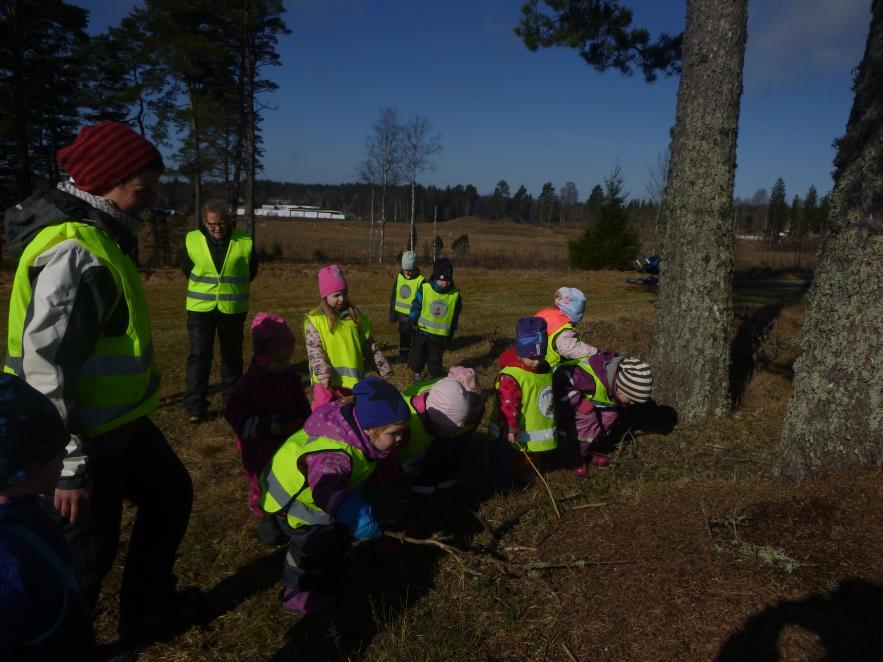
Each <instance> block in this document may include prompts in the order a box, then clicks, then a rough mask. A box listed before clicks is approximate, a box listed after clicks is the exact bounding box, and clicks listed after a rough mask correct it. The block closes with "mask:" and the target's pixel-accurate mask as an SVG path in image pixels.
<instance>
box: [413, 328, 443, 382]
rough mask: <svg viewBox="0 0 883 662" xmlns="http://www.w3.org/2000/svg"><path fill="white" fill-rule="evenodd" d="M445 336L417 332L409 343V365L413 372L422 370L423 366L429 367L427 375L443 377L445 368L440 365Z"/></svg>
mask: <svg viewBox="0 0 883 662" xmlns="http://www.w3.org/2000/svg"><path fill="white" fill-rule="evenodd" d="M446 344H447V338H446V337H445V336H436V335H429V334H426V333H421V332H419V331H418V332H417V333H415V334H414V341H413V343H412V345H411V357H410V366H411V370H413V371H414V372H422V371H423V366H424V365H426V366H427V367H428V368H429V376H430V378H432V379H434V378H435V377H444V376H445V369H444V367H443V366H442V356H444V353H445V345H446Z"/></svg>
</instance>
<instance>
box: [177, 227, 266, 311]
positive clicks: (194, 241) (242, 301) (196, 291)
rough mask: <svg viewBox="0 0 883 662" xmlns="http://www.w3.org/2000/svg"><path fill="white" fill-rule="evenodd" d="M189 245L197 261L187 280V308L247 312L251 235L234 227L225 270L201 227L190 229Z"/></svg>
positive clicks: (192, 257) (191, 258)
mask: <svg viewBox="0 0 883 662" xmlns="http://www.w3.org/2000/svg"><path fill="white" fill-rule="evenodd" d="M185 245H186V247H187V254H188V255H189V256H190V260H191V261H192V262H193V269H191V271H190V277H189V280H188V282H187V310H190V311H193V312H195V313H209V312H211V311H213V310H214V309H215V308H217V309H218V310H219V311H220V312H222V313H225V314H228V315H232V314H234V313H247V312H248V293H249V285H250V282H251V270H250V265H249V263H250V261H251V248H252V239H251V237H250V236H249V235H248V234H246V233H245V232H242V231H240V230H233V232H232V233H231V235H230V242H229V243H228V244H227V255H226V256H225V257H224V264H223V265H222V267H221V273H218V270H217V267H215V262H214V260H212V254H211V251H210V250H209V247H208V240H207V239H206V237H205V235H204V234H203V233H202V231H201V230H191V231H190V232H188V233H187V238H186V240H185Z"/></svg>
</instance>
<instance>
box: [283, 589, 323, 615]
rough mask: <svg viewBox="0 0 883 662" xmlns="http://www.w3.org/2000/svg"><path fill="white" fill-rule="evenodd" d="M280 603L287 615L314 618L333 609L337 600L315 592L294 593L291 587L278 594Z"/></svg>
mask: <svg viewBox="0 0 883 662" xmlns="http://www.w3.org/2000/svg"><path fill="white" fill-rule="evenodd" d="M279 599H280V600H281V601H282V609H284V610H285V611H287V612H288V613H289V614H302V615H304V616H315V615H317V614H323V613H325V612H328V611H330V610H332V609H334V607H335V606H337V599H336V598H335V597H334V596H333V595H329V594H328V593H319V592H316V591H295V590H294V589H293V588H291V587H288V586H286V587H284V588H283V589H282V591H281V592H280V593H279Z"/></svg>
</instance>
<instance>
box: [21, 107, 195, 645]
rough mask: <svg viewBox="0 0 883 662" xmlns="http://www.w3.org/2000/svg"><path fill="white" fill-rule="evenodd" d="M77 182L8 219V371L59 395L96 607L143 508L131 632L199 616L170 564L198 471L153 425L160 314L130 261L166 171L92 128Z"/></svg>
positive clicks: (82, 574)
mask: <svg viewBox="0 0 883 662" xmlns="http://www.w3.org/2000/svg"><path fill="white" fill-rule="evenodd" d="M58 159H59V163H60V164H61V166H62V168H64V170H65V171H66V172H67V173H68V174H69V175H70V176H71V179H70V180H68V181H64V182H61V183H60V184H59V185H58V187H57V188H55V189H52V190H50V191H47V192H45V193H36V194H34V195H32V196H31V197H29V198H28V199H27V200H25V201H24V202H22V203H21V204H19V205H17V206H16V207H14V208H12V209H9V210H8V211H7V212H6V240H7V242H8V246H9V250H10V252H11V253H12V254H13V255H16V256H18V258H19V262H18V268H17V271H16V275H15V280H14V282H13V286H12V292H11V294H10V302H9V336H8V340H9V342H8V347H7V356H6V366H5V370H6V371H7V372H13V373H15V374H17V375H19V376H20V377H22V378H24V379H25V380H26V381H27V382H28V383H29V384H30V385H31V386H33V387H34V388H36V389H37V390H38V391H40V392H41V393H43V394H44V395H46V396H47V397H49V399H50V400H51V401H52V403H53V404H54V405H55V407H56V409H57V410H58V412H59V414H60V415H61V418H62V420H63V421H64V424H65V426H66V429H67V433H68V435H69V441H68V444H67V448H66V455H65V458H64V467H63V469H62V473H61V478H60V479H59V481H58V487H57V489H56V490H55V508H56V509H57V510H58V512H59V514H60V516H61V517H62V518H63V519H64V520H67V521H69V525H68V526H67V527H66V530H65V533H66V535H67V538H68V540H69V541H70V543H71V545H72V547H73V550H74V554H75V557H76V561H77V563H76V567H77V573H78V579H79V582H80V586H81V588H82V594H83V598H84V601H85V603H86V606H87V608H89V609H90V610H94V607H95V605H96V604H97V601H98V596H99V593H100V589H101V582H102V580H103V578H104V576H105V575H106V574H107V573H108V572H109V571H110V570H111V568H112V566H113V561H114V558H115V557H116V553H117V547H118V546H119V539H120V520H121V516H122V505H123V500H128V501H131V502H132V503H133V504H134V505H135V506H136V507H137V513H136V515H135V521H134V524H133V527H132V534H131V537H130V541H129V549H128V554H127V556H126V566H125V570H124V572H123V576H122V583H121V585H120V619H119V627H120V632H121V633H125V634H133V635H134V634H139V633H143V632H145V631H147V630H149V629H150V628H151V627H153V626H155V625H157V624H159V623H160V622H163V621H166V620H167V619H169V618H172V617H174V616H176V615H179V614H182V613H185V612H187V611H189V606H190V605H191V604H192V602H193V599H194V593H193V592H186V593H185V594H183V595H182V594H179V593H175V583H176V582H175V577H174V575H173V574H172V568H173V566H174V563H175V555H176V553H177V550H178V546H179V544H180V542H181V539H182V538H183V536H184V532H185V530H186V528H187V522H188V520H189V518H190V508H191V504H192V500H193V486H192V484H191V481H190V474H189V473H188V472H187V469H186V468H185V467H184V465H183V464H182V463H181V461H180V460H179V459H178V457H177V455H176V454H175V452H174V450H172V448H171V447H170V446H169V444H168V442H167V441H166V439H165V437H164V436H163V434H162V432H160V431H159V429H157V428H156V426H155V425H154V424H153V423H152V422H151V421H150V418H148V417H149V415H150V414H151V413H152V412H153V410H154V409H156V407H157V404H158V393H159V370H158V369H157V365H156V361H155V359H154V357H153V343H152V339H151V331H150V316H149V311H148V309H147V301H146V297H145V295H144V289H143V286H142V283H141V278H140V276H139V274H138V271H137V268H136V266H135V263H134V262H133V260H132V257H131V256H132V254H133V252H134V250H135V247H136V241H137V234H138V231H139V230H140V228H141V221H140V219H138V218H137V217H136V216H135V214H137V213H138V212H139V211H141V210H143V209H145V208H147V207H149V206H150V205H151V204H152V201H153V199H154V196H155V190H156V187H157V184H158V181H159V176H160V173H161V172H162V169H163V164H162V158H161V156H160V154H159V152H158V151H157V149H156V148H155V147H154V146H153V144H151V143H150V141H148V140H146V139H145V138H143V137H142V136H141V135H139V134H137V133H135V132H134V131H132V129H131V128H129V127H128V126H126V125H125V124H120V123H118V122H110V121H103V122H99V123H98V124H96V125H93V126H87V127H84V128H83V129H82V130H81V131H80V134H79V136H78V137H77V139H76V140H75V141H74V142H73V143H72V144H71V145H69V146H67V147H65V148H64V149H62V150H60V151H59V152H58Z"/></svg>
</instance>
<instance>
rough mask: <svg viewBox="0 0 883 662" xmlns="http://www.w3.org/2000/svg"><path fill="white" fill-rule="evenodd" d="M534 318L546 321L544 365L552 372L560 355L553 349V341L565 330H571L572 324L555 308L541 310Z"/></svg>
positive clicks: (565, 314) (564, 314) (559, 361)
mask: <svg viewBox="0 0 883 662" xmlns="http://www.w3.org/2000/svg"><path fill="white" fill-rule="evenodd" d="M536 317H542V318H543V319H544V320H546V334H547V336H548V338H549V342H548V344H547V345H546V363H548V364H549V367H550V368H551V369H552V371H553V372H554V370H555V368H556V367H557V366H558V364H559V363H561V355H560V354H559V353H558V350H557V348H556V347H555V341H556V340H557V339H558V336H559V335H560V334H561V332H562V331H564V330H565V329H571V330H572V329H573V322H572V321H571V319H570V317H568V316H567V313H564V312H562V311H560V310H558V309H557V308H543V309H542V310H541V311H539V312H538V313H537V314H536Z"/></svg>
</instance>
